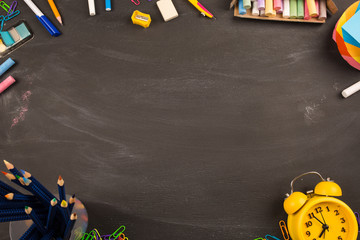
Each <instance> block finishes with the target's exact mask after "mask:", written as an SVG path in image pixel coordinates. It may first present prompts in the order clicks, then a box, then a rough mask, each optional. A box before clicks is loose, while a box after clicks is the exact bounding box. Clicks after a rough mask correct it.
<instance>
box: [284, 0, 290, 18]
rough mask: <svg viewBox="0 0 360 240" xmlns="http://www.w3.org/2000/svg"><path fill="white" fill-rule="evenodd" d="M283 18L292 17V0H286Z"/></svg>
mask: <svg viewBox="0 0 360 240" xmlns="http://www.w3.org/2000/svg"><path fill="white" fill-rule="evenodd" d="M283 18H290V0H284V8H283Z"/></svg>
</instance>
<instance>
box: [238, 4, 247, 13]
mask: <svg viewBox="0 0 360 240" xmlns="http://www.w3.org/2000/svg"><path fill="white" fill-rule="evenodd" d="M239 14H240V15H244V14H246V9H245V8H244V3H243V0H239Z"/></svg>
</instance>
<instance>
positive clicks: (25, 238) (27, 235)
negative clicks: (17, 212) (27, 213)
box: [19, 223, 36, 240]
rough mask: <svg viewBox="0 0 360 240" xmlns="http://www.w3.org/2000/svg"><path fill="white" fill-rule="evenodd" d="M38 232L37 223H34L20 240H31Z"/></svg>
mask: <svg viewBox="0 0 360 240" xmlns="http://www.w3.org/2000/svg"><path fill="white" fill-rule="evenodd" d="M35 232H36V226H35V223H33V224H32V225H31V226H30V227H29V228H28V230H26V232H25V233H24V234H23V235H22V236H21V238H19V240H29V239H30V237H31V236H32V235H34V233H35Z"/></svg>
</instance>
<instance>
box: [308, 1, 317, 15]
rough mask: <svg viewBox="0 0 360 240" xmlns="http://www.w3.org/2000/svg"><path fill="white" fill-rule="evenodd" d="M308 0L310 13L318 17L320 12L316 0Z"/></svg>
mask: <svg viewBox="0 0 360 240" xmlns="http://www.w3.org/2000/svg"><path fill="white" fill-rule="evenodd" d="M306 1H307V6H308V9H309V15H310V16H312V17H316V16H317V14H318V13H317V11H316V5H315V0H306Z"/></svg>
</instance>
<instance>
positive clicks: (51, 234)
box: [40, 229, 55, 240]
mask: <svg viewBox="0 0 360 240" xmlns="http://www.w3.org/2000/svg"><path fill="white" fill-rule="evenodd" d="M54 235H55V230H54V229H51V230H50V231H48V232H47V233H46V234H45V235H44V236H43V237H42V238H40V240H51V239H52V238H53V237H54Z"/></svg>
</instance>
